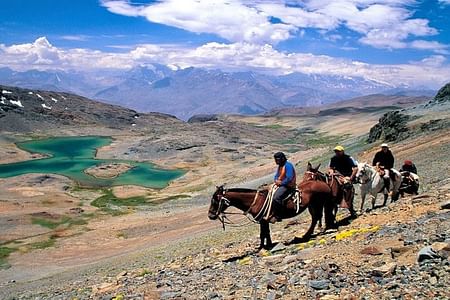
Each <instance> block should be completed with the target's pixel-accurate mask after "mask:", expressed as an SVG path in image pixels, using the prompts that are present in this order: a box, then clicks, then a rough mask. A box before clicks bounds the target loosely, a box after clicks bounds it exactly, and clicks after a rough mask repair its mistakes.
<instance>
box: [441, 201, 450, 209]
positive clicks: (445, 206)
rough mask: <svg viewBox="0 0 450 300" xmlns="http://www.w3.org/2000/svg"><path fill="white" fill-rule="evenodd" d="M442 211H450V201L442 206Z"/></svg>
mask: <svg viewBox="0 0 450 300" xmlns="http://www.w3.org/2000/svg"><path fill="white" fill-rule="evenodd" d="M441 209H450V201H447V202H445V203H442V204H441Z"/></svg>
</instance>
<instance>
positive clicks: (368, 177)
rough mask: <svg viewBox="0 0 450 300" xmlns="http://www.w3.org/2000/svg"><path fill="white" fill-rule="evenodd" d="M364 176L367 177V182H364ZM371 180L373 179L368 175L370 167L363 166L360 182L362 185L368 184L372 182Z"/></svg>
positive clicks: (359, 177) (359, 175) (360, 172)
mask: <svg viewBox="0 0 450 300" xmlns="http://www.w3.org/2000/svg"><path fill="white" fill-rule="evenodd" d="M363 176H364V177H365V180H363ZM370 179H371V178H370V176H369V175H368V165H364V166H362V168H361V171H359V174H358V181H359V182H360V183H361V184H366V183H368V182H369V181H370Z"/></svg>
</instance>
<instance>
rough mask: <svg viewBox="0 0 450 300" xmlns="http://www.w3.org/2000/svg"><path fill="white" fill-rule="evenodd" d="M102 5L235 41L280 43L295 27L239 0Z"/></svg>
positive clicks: (114, 2)
mask: <svg viewBox="0 0 450 300" xmlns="http://www.w3.org/2000/svg"><path fill="white" fill-rule="evenodd" d="M102 5H103V6H105V7H106V8H107V9H108V10H109V11H111V12H113V13H117V14H122V15H126V16H141V17H145V18H147V19H148V20H149V21H151V22H155V23H160V24H165V25H169V26H173V27H177V28H181V29H184V30H188V31H190V32H195V33H213V34H216V35H218V36H220V37H223V38H225V39H227V40H229V41H232V42H241V41H247V42H255V43H265V42H271V43H277V42H279V41H282V40H286V39H288V38H289V37H290V31H294V30H295V27H294V26H292V25H289V24H272V23H271V22H270V21H269V19H268V17H269V16H268V15H266V14H265V13H263V12H261V11H258V10H257V9H255V8H253V7H249V6H245V5H242V3H240V2H239V1H237V0H228V1H221V0H208V1H199V0H183V1H177V0H166V1H161V2H156V3H153V4H151V5H147V6H133V5H131V4H129V3H128V2H125V1H116V0H115V1H103V2H102Z"/></svg>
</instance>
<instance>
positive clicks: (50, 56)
mask: <svg viewBox="0 0 450 300" xmlns="http://www.w3.org/2000/svg"><path fill="white" fill-rule="evenodd" d="M0 51H2V56H3V57H4V61H9V62H12V63H13V64H29V65H59V64H61V63H62V57H61V52H60V51H59V50H58V49H57V48H55V47H53V46H52V45H51V44H50V43H49V42H48V40H47V39H46V38H45V37H40V38H38V39H37V40H36V41H35V42H34V43H27V44H20V45H12V46H10V47H6V46H4V45H0Z"/></svg>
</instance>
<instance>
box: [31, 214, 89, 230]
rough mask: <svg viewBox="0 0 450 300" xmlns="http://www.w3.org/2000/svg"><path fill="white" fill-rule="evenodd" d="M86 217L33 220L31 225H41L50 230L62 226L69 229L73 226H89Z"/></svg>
mask: <svg viewBox="0 0 450 300" xmlns="http://www.w3.org/2000/svg"><path fill="white" fill-rule="evenodd" d="M86 218H87V217H86V216H83V217H81V218H71V217H68V216H63V217H61V218H59V219H55V220H53V219H47V218H37V217H35V218H32V219H31V223H32V224H36V225H40V226H42V227H46V228H49V229H55V228H57V227H58V226H60V225H66V226H67V227H71V226H73V225H85V224H87V220H86Z"/></svg>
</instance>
